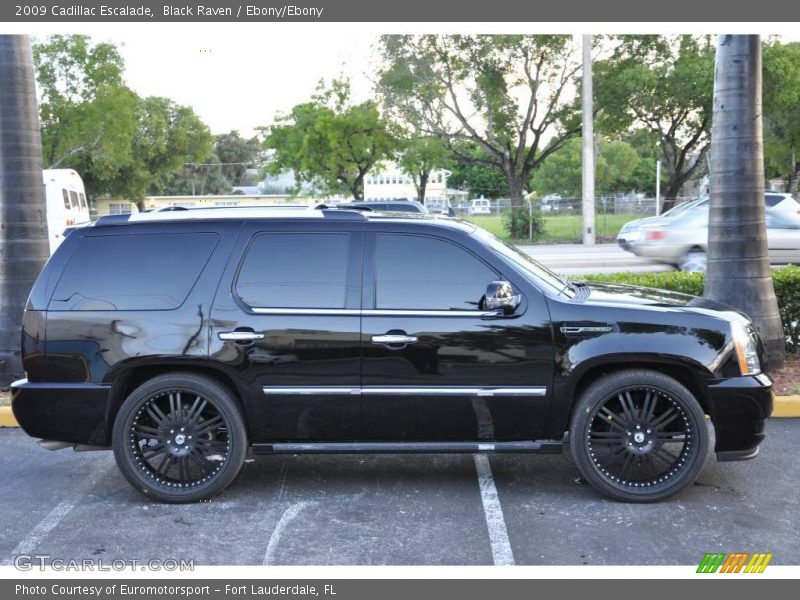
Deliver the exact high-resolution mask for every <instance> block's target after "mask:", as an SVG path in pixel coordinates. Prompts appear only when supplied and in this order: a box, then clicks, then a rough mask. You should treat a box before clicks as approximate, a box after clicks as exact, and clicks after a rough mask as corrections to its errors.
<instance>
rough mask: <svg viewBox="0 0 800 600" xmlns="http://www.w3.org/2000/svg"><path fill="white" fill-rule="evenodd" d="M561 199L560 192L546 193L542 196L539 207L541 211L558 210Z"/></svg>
mask: <svg viewBox="0 0 800 600" xmlns="http://www.w3.org/2000/svg"><path fill="white" fill-rule="evenodd" d="M561 200H562V198H561V194H548V195H547V196H545V197H544V198H542V200H541V202H540V205H539V208H540V210H541V211H542V212H559V210H561Z"/></svg>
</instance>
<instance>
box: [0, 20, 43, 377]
mask: <svg viewBox="0 0 800 600" xmlns="http://www.w3.org/2000/svg"><path fill="white" fill-rule="evenodd" d="M0 81H2V82H3V84H2V86H1V87H0V115H2V118H0V223H2V227H0V257H2V263H0V388H5V387H6V386H7V385H8V384H9V383H10V382H11V381H12V380H14V379H18V378H19V377H22V376H23V369H22V365H21V364H20V347H19V340H20V330H21V329H22V315H23V310H24V308H25V303H26V301H27V298H28V293H29V292H30V290H31V287H32V286H33V282H34V281H35V280H36V277H37V276H38V275H39V271H41V269H42V266H43V265H44V263H45V261H46V260H47V256H48V254H49V251H48V250H49V249H48V235H47V217H46V213H47V209H46V205H45V199H44V185H43V183H42V151H41V148H42V147H41V138H40V134H39V120H38V115H37V109H36V89H35V81H34V70H33V57H32V55H31V46H30V41H29V39H28V37H27V36H18V35H0Z"/></svg>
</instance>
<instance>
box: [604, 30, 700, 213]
mask: <svg viewBox="0 0 800 600" xmlns="http://www.w3.org/2000/svg"><path fill="white" fill-rule="evenodd" d="M615 42H616V44H617V45H616V47H615V48H614V50H613V51H612V53H611V57H610V58H607V59H606V60H602V61H597V62H596V63H595V72H596V77H595V81H596V86H595V98H596V106H597V108H598V110H599V117H598V125H599V127H600V128H601V129H603V130H604V131H606V132H626V131H630V130H632V129H637V128H641V127H644V128H646V129H648V130H649V131H650V132H651V133H652V134H653V135H654V137H655V141H656V144H657V145H658V151H659V154H660V158H661V161H662V164H663V165H664V166H665V170H666V175H667V181H666V185H665V186H664V203H663V209H664V210H669V209H670V208H672V206H674V204H675V198H676V197H677V196H678V194H679V193H680V190H681V188H682V187H683V185H684V184H685V183H686V182H687V181H689V180H690V179H692V178H693V177H694V176H696V175H697V174H698V172H699V170H700V169H702V168H703V163H704V162H705V160H706V154H707V153H708V150H709V147H710V142H709V130H710V126H711V96H712V94H711V91H712V83H713V75H714V66H713V65H714V48H713V45H712V43H711V40H710V38H709V37H696V36H689V35H682V36H657V35H639V36H620V37H618V38H615Z"/></svg>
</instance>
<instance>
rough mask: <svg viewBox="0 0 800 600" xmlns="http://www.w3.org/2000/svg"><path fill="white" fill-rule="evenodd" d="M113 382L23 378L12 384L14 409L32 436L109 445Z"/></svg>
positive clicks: (26, 430)
mask: <svg viewBox="0 0 800 600" xmlns="http://www.w3.org/2000/svg"><path fill="white" fill-rule="evenodd" d="M110 391H111V386H109V385H98V384H95V383H32V382H29V381H28V380H27V379H20V380H19V381H15V382H14V383H12V384H11V410H12V411H13V413H14V417H15V418H16V419H17V422H18V423H19V424H20V427H22V429H23V430H24V431H25V433H27V434H28V435H30V436H32V437H37V438H42V439H45V440H53V441H58V442H69V443H71V444H85V445H91V446H108V445H109V444H110V443H111V432H110V431H108V428H107V427H106V423H107V422H108V420H107V417H108V409H109V397H110Z"/></svg>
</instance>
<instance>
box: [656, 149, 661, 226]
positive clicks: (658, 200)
mask: <svg viewBox="0 0 800 600" xmlns="http://www.w3.org/2000/svg"><path fill="white" fill-rule="evenodd" d="M660 214H661V159H656V216H658V215H660Z"/></svg>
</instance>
